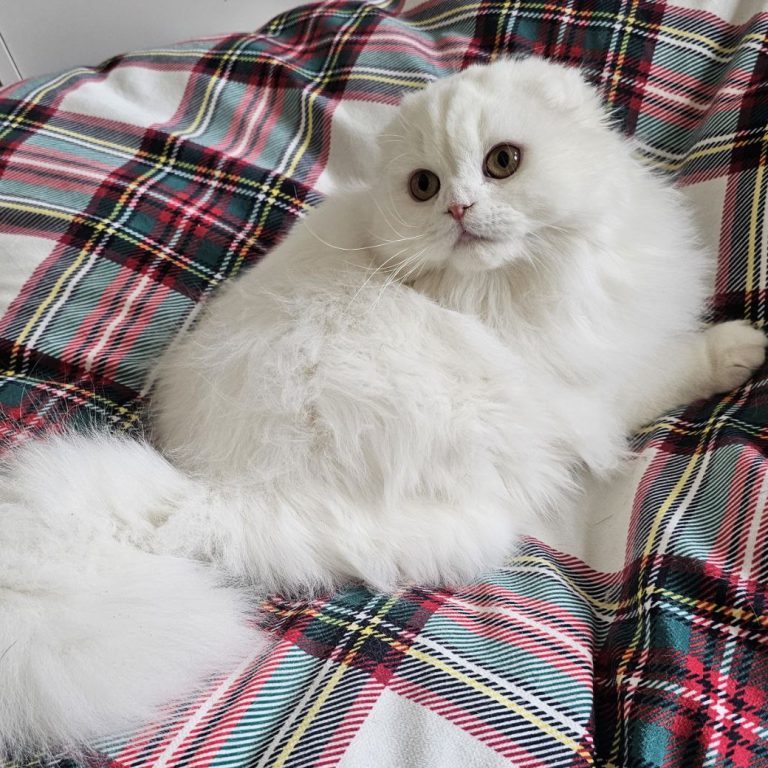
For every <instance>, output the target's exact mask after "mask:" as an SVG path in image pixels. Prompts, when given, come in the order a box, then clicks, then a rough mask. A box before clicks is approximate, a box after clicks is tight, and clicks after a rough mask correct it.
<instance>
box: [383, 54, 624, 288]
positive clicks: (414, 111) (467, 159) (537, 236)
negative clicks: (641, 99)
mask: <svg viewBox="0 0 768 768" xmlns="http://www.w3.org/2000/svg"><path fill="white" fill-rule="evenodd" d="M379 147H380V165H379V167H378V172H377V174H376V180H375V181H374V187H373V194H374V197H375V203H376V208H377V211H376V213H374V218H375V220H377V223H376V225H375V230H376V231H375V233H374V234H375V235H376V236H377V238H378V239H380V240H391V241H392V242H391V243H389V244H387V245H384V246H382V247H381V248H379V249H378V256H379V258H380V260H381V261H382V262H383V261H385V260H389V264H388V266H390V267H397V268H398V269H399V271H400V273H401V274H402V275H403V276H405V275H406V274H408V273H409V272H410V273H411V274H413V273H414V271H413V270H416V273H418V272H424V271H430V270H440V269H445V268H449V267H450V268H453V269H455V270H457V271H459V272H478V271H483V270H490V269H497V268H499V267H503V266H504V265H507V264H510V263H512V262H515V261H517V260H519V259H521V258H522V259H528V260H534V259H535V257H536V254H537V253H538V251H540V250H541V248H540V246H541V244H542V243H546V242H547V239H548V238H549V239H550V240H554V239H555V236H556V235H557V236H558V237H560V238H562V235H563V233H567V232H568V231H571V230H574V231H575V230H583V229H584V228H585V227H590V226H595V227H597V226H599V225H600V224H601V223H602V224H603V225H604V224H605V217H606V215H607V214H609V213H610V210H611V206H612V205H613V204H614V203H615V197H616V196H617V195H621V189H622V186H623V184H622V178H621V170H620V168H621V165H622V160H623V158H625V156H626V154H627V152H626V148H625V147H624V146H623V142H622V140H621V139H619V138H618V136H617V135H616V134H615V133H614V132H613V131H612V130H611V129H610V127H609V126H608V124H607V120H606V116H605V112H604V110H603V108H602V105H601V101H600V98H599V96H598V94H597V92H596V91H595V89H594V88H592V87H591V86H589V85H588V84H587V83H586V82H585V81H584V80H583V78H582V76H581V74H580V73H579V72H578V71H577V70H575V69H573V68H567V67H564V66H561V65H557V64H553V63H550V62H546V61H544V60H542V59H536V58H531V59H519V60H504V61H499V62H496V63H494V64H490V65H479V66H473V67H470V68H469V69H467V70H465V71H463V72H461V73H459V74H456V75H453V76H451V77H448V78H445V79H443V80H438V81H437V82H435V83H433V84H432V85H430V86H429V87H427V88H426V89H424V90H423V91H421V92H418V93H414V94H410V95H408V96H406V97H405V98H404V99H403V101H402V104H401V107H400V109H399V112H398V115H397V117H396V118H395V119H394V120H393V121H392V123H391V124H390V125H389V126H387V128H386V129H385V130H384V131H383V132H382V134H381V136H380V137H379ZM624 164H626V163H625V161H624Z"/></svg>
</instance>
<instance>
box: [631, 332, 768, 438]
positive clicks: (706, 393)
mask: <svg viewBox="0 0 768 768" xmlns="http://www.w3.org/2000/svg"><path fill="white" fill-rule="evenodd" d="M767 344H768V339H767V338H766V336H765V334H764V333H763V332H762V331H760V330H757V329H756V328H753V327H752V326H751V325H749V323H747V322H746V321H741V320H732V321H729V322H725V323H718V324H717V325H711V326H709V327H708V328H705V329H704V330H703V331H701V332H699V333H692V334H689V335H687V336H685V337H683V338H681V339H679V340H677V341H676V343H675V344H674V345H671V346H669V347H667V348H665V349H664V350H663V351H662V352H661V353H660V354H659V355H658V356H657V357H656V359H655V360H654V362H653V366H652V367H649V368H648V369H646V370H645V371H643V372H642V374H641V375H640V376H638V379H640V380H637V381H635V382H633V391H632V395H631V396H630V397H629V398H628V423H629V424H630V427H631V428H632V429H637V428H638V427H641V426H642V425H643V424H647V423H648V422H649V421H651V420H653V419H654V418H657V417H658V416H660V415H661V414H663V413H665V412H667V411H669V410H672V409H673V408H677V407H679V406H681V405H686V404H688V403H691V402H693V401H694V400H699V399H702V398H709V397H712V395H715V394H719V393H722V392H729V391H731V390H732V389H735V388H736V387H739V386H741V385H742V384H743V383H744V382H746V381H747V380H748V379H749V378H750V377H751V376H752V374H753V373H754V372H755V371H756V370H757V369H758V368H759V367H760V366H761V365H762V364H763V362H764V361H765V348H766V345H767Z"/></svg>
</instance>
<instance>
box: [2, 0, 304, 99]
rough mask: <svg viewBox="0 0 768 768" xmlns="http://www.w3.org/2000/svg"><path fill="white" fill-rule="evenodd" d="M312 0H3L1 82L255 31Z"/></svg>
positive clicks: (5, 83)
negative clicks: (199, 39)
mask: <svg viewBox="0 0 768 768" xmlns="http://www.w3.org/2000/svg"><path fill="white" fill-rule="evenodd" d="M306 1H307V0H206V2H196V1H195V0H0V82H1V83H3V84H4V85H7V84H8V83H11V82H14V81H15V80H19V79H21V78H25V77H33V76H35V75H42V74H46V73H48V72H55V71H57V70H60V69H67V68H70V67H75V66H78V65H80V64H86V65H93V64H98V63H99V62H100V61H103V60H104V59H106V58H109V57H110V56H113V55H114V54H116V53H123V52H125V51H130V50H136V49H140V48H154V47H158V46H163V45H168V44H170V43H174V42H179V41H181V40H187V39H189V38H194V37H206V36H209V35H215V34H219V33H222V32H250V31H253V30H255V29H257V28H258V27H260V26H262V25H263V24H264V23H265V22H267V21H269V19H271V18H272V17H273V16H275V15H276V14H278V13H282V12H283V11H286V10H288V9H290V8H293V7H296V6H297V5H301V4H302V3H303V2H306Z"/></svg>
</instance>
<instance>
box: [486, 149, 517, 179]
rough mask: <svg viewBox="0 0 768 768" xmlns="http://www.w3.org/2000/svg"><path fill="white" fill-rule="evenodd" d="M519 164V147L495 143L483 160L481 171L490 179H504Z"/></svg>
mask: <svg viewBox="0 0 768 768" xmlns="http://www.w3.org/2000/svg"><path fill="white" fill-rule="evenodd" d="M519 165H520V148H519V147H516V146H515V145H514V144H507V143H504V144H497V145H496V146H495V147H494V148H493V149H492V150H491V151H490V152H489V153H488V154H487V155H486V156H485V160H484V161H483V173H484V174H485V175H486V176H490V177H491V178H492V179H506V178H507V177H508V176H511V175H512V174H513V173H514V172H515V171H516V170H517V167H518V166H519Z"/></svg>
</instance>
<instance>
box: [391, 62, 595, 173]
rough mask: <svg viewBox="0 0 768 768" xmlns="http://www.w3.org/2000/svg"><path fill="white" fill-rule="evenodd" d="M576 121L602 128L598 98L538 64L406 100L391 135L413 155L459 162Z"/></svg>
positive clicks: (435, 87)
mask: <svg viewBox="0 0 768 768" xmlns="http://www.w3.org/2000/svg"><path fill="white" fill-rule="evenodd" d="M577 117H578V121H579V123H580V124H591V125H593V126H597V125H599V124H600V123H601V121H602V107H601V104H600V99H599V97H598V95H597V92H596V91H595V89H594V88H592V87H591V86H589V85H588V84H587V83H586V82H585V81H584V79H583V78H582V76H581V74H580V73H579V72H578V70H576V69H574V68H572V67H566V66H563V65H560V64H556V63H552V62H548V61H545V60H543V59H536V58H529V59H521V60H504V61H498V62H495V63H493V64H489V65H476V66H472V67H470V68H468V69H466V70H464V71H463V72H460V73H458V74H455V75H452V76H450V77H447V78H444V79H441V80H437V81H435V82H434V83H432V84H431V85H429V86H428V87H427V88H425V89H424V90H423V91H420V92H417V93H412V94H409V95H408V96H407V97H405V98H404V99H403V101H402V103H401V105H400V110H399V114H398V118H397V124H396V130H395V131H393V132H395V133H398V134H400V135H401V136H402V137H403V138H404V139H405V140H406V142H407V146H408V148H409V150H410V151H412V152H415V153H418V154H424V155H428V156H434V155H440V156H442V157H446V158H447V157H451V156H459V157H461V156H466V155H468V154H469V153H471V152H472V151H479V150H480V149H481V148H482V146H483V145H485V144H488V142H494V141H496V142H501V141H511V142H515V141H516V140H525V139H526V138H529V139H530V140H533V141H535V140H537V138H538V136H539V135H540V133H541V131H542V129H544V128H546V127H547V126H548V125H555V124H558V125H559V124H564V125H571V124H573V122H574V121H575V120H576V119H577ZM566 135H568V134H566ZM486 149H487V147H486Z"/></svg>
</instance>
